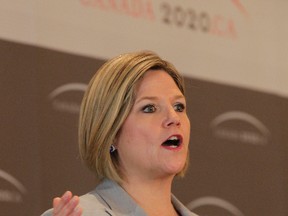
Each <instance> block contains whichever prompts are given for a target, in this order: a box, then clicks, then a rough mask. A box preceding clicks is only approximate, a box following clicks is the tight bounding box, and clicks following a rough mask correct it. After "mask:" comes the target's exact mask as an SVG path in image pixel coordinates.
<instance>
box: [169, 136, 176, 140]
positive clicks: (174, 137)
mask: <svg viewBox="0 0 288 216" xmlns="http://www.w3.org/2000/svg"><path fill="white" fill-rule="evenodd" d="M168 140H178V137H177V136H172V137H170V138H169V139H168Z"/></svg>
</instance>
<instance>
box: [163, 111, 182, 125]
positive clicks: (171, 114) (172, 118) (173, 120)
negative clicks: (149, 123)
mask: <svg viewBox="0 0 288 216" xmlns="http://www.w3.org/2000/svg"><path fill="white" fill-rule="evenodd" d="M180 125H181V123H180V117H179V114H178V113H177V112H176V111H175V110H174V109H173V108H171V109H169V110H168V111H167V114H166V116H165V118H164V121H163V126H164V127H166V128H169V127H172V126H176V127H179V126H180Z"/></svg>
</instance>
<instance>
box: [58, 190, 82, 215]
mask: <svg viewBox="0 0 288 216" xmlns="http://www.w3.org/2000/svg"><path fill="white" fill-rule="evenodd" d="M82 211H83V210H82V208H81V207H80V206H79V197H78V196H73V195H72V193H71V192H70V191H66V192H65V193H64V194H63V196H62V197H61V198H60V197H56V198H54V199H53V216H81V215H82Z"/></svg>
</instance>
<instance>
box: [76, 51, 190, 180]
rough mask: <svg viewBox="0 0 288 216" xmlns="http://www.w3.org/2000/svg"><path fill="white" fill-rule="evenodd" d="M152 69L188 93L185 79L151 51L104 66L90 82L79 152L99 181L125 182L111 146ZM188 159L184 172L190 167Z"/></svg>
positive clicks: (182, 172) (85, 102)
mask: <svg viewBox="0 0 288 216" xmlns="http://www.w3.org/2000/svg"><path fill="white" fill-rule="evenodd" d="M148 70H163V71H165V72H167V73H168V74H169V75H170V76H171V77H172V78H173V80H174V81H175V83H176V85H177V86H178V88H179V90H180V91H181V92H182V94H183V95H184V96H185V94H184V83H183V78H182V77H181V75H180V74H179V73H178V71H177V70H176V68H175V67H174V66H173V65H172V64H171V63H169V62H167V61H165V60H163V59H161V58H160V57H159V56H158V55H156V54H155V53H153V52H150V51H143V52H134V53H127V54H123V55H120V56H118V57H115V58H113V59H111V60H109V61H107V62H106V63H105V64H103V65H102V66H101V67H100V69H99V70H98V71H97V73H96V74H95V75H94V76H93V77H92V79H91V81H90V82H89V85H88V88H87V90H86V92H85V94H84V98H83V100H82V104H81V109H80V121H79V150H80V156H81V159H82V160H83V161H84V162H85V164H86V165H87V166H88V168H89V169H91V170H92V171H93V172H94V173H95V174H96V177H97V178H98V180H101V179H102V178H109V179H111V180H114V181H116V182H118V183H121V182H122V181H123V180H124V178H125V176H123V174H122V173H121V172H120V169H119V163H118V153H117V150H116V151H114V152H112V153H110V146H111V145H112V144H113V143H114V141H115V140H116V138H117V134H118V132H119V130H120V129H121V126H122V124H123V123H124V121H125V120H126V118H127V116H128V115H129V113H130V111H131V109H132V107H133V105H134V100H135V95H136V92H135V88H136V86H137V83H138V82H139V80H141V78H142V77H143V76H144V74H145V73H146V72H147V71H148ZM188 160H189V158H188V156H187V160H186V164H185V166H184V168H183V170H182V171H181V172H180V173H178V174H177V175H179V176H184V173H185V171H186V169H187V166H188Z"/></svg>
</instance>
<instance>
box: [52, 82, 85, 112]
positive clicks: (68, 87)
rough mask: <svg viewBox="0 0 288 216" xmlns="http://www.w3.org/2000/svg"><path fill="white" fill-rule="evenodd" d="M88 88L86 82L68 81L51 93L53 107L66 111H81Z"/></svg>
mask: <svg viewBox="0 0 288 216" xmlns="http://www.w3.org/2000/svg"><path fill="white" fill-rule="evenodd" d="M86 89H87V84H84V83H68V84H64V85H61V86H59V87H57V88H56V89H54V90H53V91H52V92H51V93H50V94H49V99H50V100H51V101H52V107H53V109H54V110H57V111H61V112H66V113H74V114H77V113H79V110H80V104H81V100H82V97H83V93H84V92H85V90H86Z"/></svg>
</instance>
